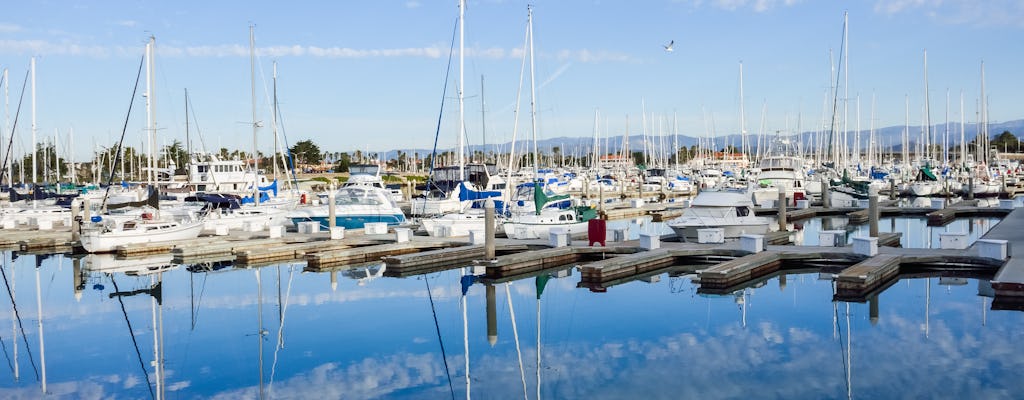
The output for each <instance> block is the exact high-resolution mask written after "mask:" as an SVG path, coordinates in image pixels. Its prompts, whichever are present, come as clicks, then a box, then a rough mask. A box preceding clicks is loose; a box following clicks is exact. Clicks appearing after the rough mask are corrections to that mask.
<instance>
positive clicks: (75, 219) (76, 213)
mask: <svg viewBox="0 0 1024 400" xmlns="http://www.w3.org/2000/svg"><path fill="white" fill-rule="evenodd" d="M79 206H81V203H80V202H79V201H78V199H75V200H72V201H71V241H72V242H77V241H78V240H79V239H81V238H80V237H79V235H80V231H81V226H82V218H81V213H80V212H81V210H80V209H79V208H78V207H79Z"/></svg>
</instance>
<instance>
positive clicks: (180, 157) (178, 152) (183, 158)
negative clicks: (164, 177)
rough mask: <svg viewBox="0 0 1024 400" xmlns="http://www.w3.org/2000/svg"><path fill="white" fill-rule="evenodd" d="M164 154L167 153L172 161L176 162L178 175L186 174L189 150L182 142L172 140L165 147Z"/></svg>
mask: <svg viewBox="0 0 1024 400" xmlns="http://www.w3.org/2000/svg"><path fill="white" fill-rule="evenodd" d="M164 154H166V155H167V158H169V159H170V160H171V161H173V162H174V167H175V168H174V173H175V174H177V175H180V174H185V173H186V171H185V168H186V167H187V166H188V161H189V160H188V157H189V155H188V151H187V150H185V147H184V146H182V144H181V142H179V141H177V140H175V141H174V142H171V144H170V145H169V146H165V147H164Z"/></svg>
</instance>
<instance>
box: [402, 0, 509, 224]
mask: <svg viewBox="0 0 1024 400" xmlns="http://www.w3.org/2000/svg"><path fill="white" fill-rule="evenodd" d="M465 6H466V4H465V0H459V19H458V26H459V83H458V87H457V88H456V89H457V90H458V98H459V119H458V124H459V128H458V133H459V146H458V147H459V148H458V154H456V157H457V159H458V162H457V164H458V165H455V166H447V167H440V168H434V167H433V163H434V162H435V161H436V158H437V157H436V154H435V156H432V157H431V173H430V177H429V179H428V180H427V182H426V183H425V184H424V185H423V186H420V187H418V189H421V190H423V191H424V195H423V196H419V197H414V198H412V199H411V200H410V212H409V214H410V215H413V216H438V215H443V214H448V213H454V212H462V211H463V210H465V209H466V208H468V207H471V205H472V202H473V201H474V200H480V199H484V198H491V197H500V196H501V192H500V190H501V189H502V188H504V182H503V181H501V179H500V178H499V177H498V176H497V173H496V172H497V171H496V170H495V167H494V165H488V164H482V163H469V164H467V163H466V160H465V150H464V147H465V146H464V141H465V137H466V122H465V107H464V96H463V87H464V86H463V81H464V79H463V75H464V70H465V68H463V65H464V64H465V61H464V60H465V56H464V55H465V51H464V50H465V44H464V42H465V23H464V21H465ZM453 39H454V38H453ZM450 60H451V59H450V58H449V62H450ZM445 81H446V82H445V84H446V85H447V77H446V78H445ZM442 109H443V107H442ZM438 122H440V120H439V121H438ZM436 144H437V142H436V139H435V149H436ZM428 232H430V231H429V230H428Z"/></svg>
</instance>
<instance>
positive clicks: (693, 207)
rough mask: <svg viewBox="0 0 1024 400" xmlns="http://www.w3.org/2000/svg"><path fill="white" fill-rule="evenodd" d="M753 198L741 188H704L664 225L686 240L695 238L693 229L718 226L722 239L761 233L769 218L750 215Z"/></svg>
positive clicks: (765, 228) (764, 229)
mask: <svg viewBox="0 0 1024 400" xmlns="http://www.w3.org/2000/svg"><path fill="white" fill-rule="evenodd" d="M753 206H754V204H753V202H751V201H750V198H749V197H748V196H747V195H746V194H745V193H743V192H741V191H733V190H719V191H715V190H705V191H701V192H700V193H699V194H698V195H697V197H695V198H694V199H693V201H691V202H690V207H689V208H687V209H685V210H684V211H683V215H682V216H680V217H678V218H676V219H673V220H671V221H669V222H668V223H667V225H668V226H669V227H670V228H672V230H673V231H674V232H675V233H676V235H678V236H679V237H680V238H682V239H683V240H686V241H696V240H697V230H698V229H705V228H721V229H722V230H723V233H724V235H725V238H726V239H733V238H738V237H739V236H740V235H744V234H765V233H767V232H768V224H769V223H770V222H771V220H770V219H768V218H764V217H758V216H755V215H754V210H753Z"/></svg>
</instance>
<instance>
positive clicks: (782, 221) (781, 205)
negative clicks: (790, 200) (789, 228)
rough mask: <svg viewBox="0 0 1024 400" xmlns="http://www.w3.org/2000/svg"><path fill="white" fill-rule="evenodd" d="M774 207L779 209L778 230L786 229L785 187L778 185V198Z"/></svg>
mask: <svg viewBox="0 0 1024 400" xmlns="http://www.w3.org/2000/svg"><path fill="white" fill-rule="evenodd" d="M775 207H777V208H778V209H779V230H780V231H785V230H786V189H785V188H783V187H779V200H778V201H777V202H776V204H775Z"/></svg>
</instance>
